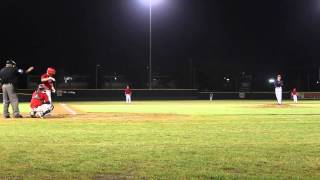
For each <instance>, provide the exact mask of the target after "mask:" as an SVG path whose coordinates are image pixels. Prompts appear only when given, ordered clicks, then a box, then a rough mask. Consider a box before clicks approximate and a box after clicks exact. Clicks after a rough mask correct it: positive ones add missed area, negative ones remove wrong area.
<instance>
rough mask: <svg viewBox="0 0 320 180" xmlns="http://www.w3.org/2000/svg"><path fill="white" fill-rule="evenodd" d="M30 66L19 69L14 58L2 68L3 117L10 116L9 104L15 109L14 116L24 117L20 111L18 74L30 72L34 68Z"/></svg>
mask: <svg viewBox="0 0 320 180" xmlns="http://www.w3.org/2000/svg"><path fill="white" fill-rule="evenodd" d="M33 69H34V68H33V67H30V68H29V69H27V70H26V71H24V70H22V69H18V68H17V67H16V63H15V62H14V61H13V60H7V61H6V66H5V67H4V68H2V69H1V70H0V79H1V83H2V94H3V117H4V118H10V113H9V104H11V106H12V109H13V117H14V118H22V116H21V114H20V111H19V99H18V96H17V93H16V89H17V83H18V76H19V75H20V74H23V73H29V72H31V71H32V70H33Z"/></svg>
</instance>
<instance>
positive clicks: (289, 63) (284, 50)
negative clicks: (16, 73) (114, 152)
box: [0, 0, 320, 90]
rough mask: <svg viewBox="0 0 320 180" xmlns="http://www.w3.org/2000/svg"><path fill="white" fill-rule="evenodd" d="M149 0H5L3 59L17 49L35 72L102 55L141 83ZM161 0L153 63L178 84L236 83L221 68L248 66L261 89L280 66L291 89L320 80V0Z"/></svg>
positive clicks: (86, 63)
mask: <svg viewBox="0 0 320 180" xmlns="http://www.w3.org/2000/svg"><path fill="white" fill-rule="evenodd" d="M142 1H143V0H54V1H44V0H41V1H40V0H39V1H34V0H30V1H26V0H2V1H1V2H0V15H1V16H0V17H1V21H0V22H1V28H0V58H1V62H3V63H4V61H5V60H6V59H7V58H11V57H14V59H15V60H16V62H17V63H18V64H19V66H20V67H24V68H25V67H27V66H29V65H34V66H35V67H36V68H37V70H36V71H35V72H34V73H36V74H37V73H40V72H41V71H44V70H45V68H46V67H48V66H53V67H56V68H57V71H58V72H60V73H61V72H63V73H66V74H69V75H72V74H82V75H89V76H92V75H93V74H94V72H95V67H96V65H97V64H100V65H101V69H100V71H101V73H102V74H106V75H113V74H120V75H123V76H126V77H127V79H128V81H129V82H130V83H131V84H134V85H135V86H136V87H141V88H143V87H145V86H146V85H145V82H146V81H147V66H148V55H149V50H148V46H149V9H148V5H145V4H143V3H142ZM162 1H163V2H162V3H160V4H158V5H155V6H154V7H153V22H152V25H153V28H152V30H153V40H152V47H153V70H154V74H155V75H162V76H169V77H171V78H172V79H174V80H176V82H177V83H178V85H177V86H178V88H191V87H195V86H196V87H197V88H200V89H204V90H206V89H218V90H219V89H220V90H234V89H236V86H237V85H234V86H230V87H229V88H226V87H225V86H224V85H223V84H224V82H223V77H225V76H228V77H230V78H231V81H233V80H234V81H237V79H238V78H239V76H240V74H242V73H243V72H245V74H249V75H252V77H253V80H252V81H253V89H255V90H268V88H269V87H268V84H267V79H268V78H270V77H273V76H275V75H276V74H279V73H280V74H283V76H284V79H285V81H286V82H287V83H286V84H287V88H288V89H289V88H291V87H295V86H296V87H299V88H300V89H303V90H315V89H317V88H318V89H319V87H317V85H315V84H316V83H315V82H316V81H317V80H318V78H319V74H318V71H319V68H318V67H319V65H320V61H319V59H320V50H319V48H320V1H319V0H241V1H239V0H228V1H226V0H162ZM191 67H192V68H191ZM191 69H192V71H193V72H194V76H195V81H196V83H194V84H193V85H191V83H190V79H191V77H192V75H191V73H190V72H191ZM233 84H236V82H235V83H233Z"/></svg>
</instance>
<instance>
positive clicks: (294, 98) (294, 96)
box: [292, 95, 298, 103]
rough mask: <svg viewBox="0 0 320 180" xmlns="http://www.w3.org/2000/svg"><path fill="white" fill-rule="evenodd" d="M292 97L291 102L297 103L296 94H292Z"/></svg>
mask: <svg viewBox="0 0 320 180" xmlns="http://www.w3.org/2000/svg"><path fill="white" fill-rule="evenodd" d="M292 98H293V102H295V103H298V96H297V95H293V96H292Z"/></svg>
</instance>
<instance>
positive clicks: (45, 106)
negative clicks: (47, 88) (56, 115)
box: [32, 104, 53, 114]
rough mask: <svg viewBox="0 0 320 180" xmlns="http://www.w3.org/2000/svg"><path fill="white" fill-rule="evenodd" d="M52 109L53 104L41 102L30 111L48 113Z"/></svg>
mask: <svg viewBox="0 0 320 180" xmlns="http://www.w3.org/2000/svg"><path fill="white" fill-rule="evenodd" d="M52 110H53V106H52V105H51V104H42V105H41V106H38V107H37V108H33V109H32V111H33V112H35V113H40V114H48V113H50V112H51V111H52Z"/></svg>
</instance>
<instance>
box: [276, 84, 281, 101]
mask: <svg viewBox="0 0 320 180" xmlns="http://www.w3.org/2000/svg"><path fill="white" fill-rule="evenodd" d="M275 93H276V98H277V101H278V104H282V87H276V88H275Z"/></svg>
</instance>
